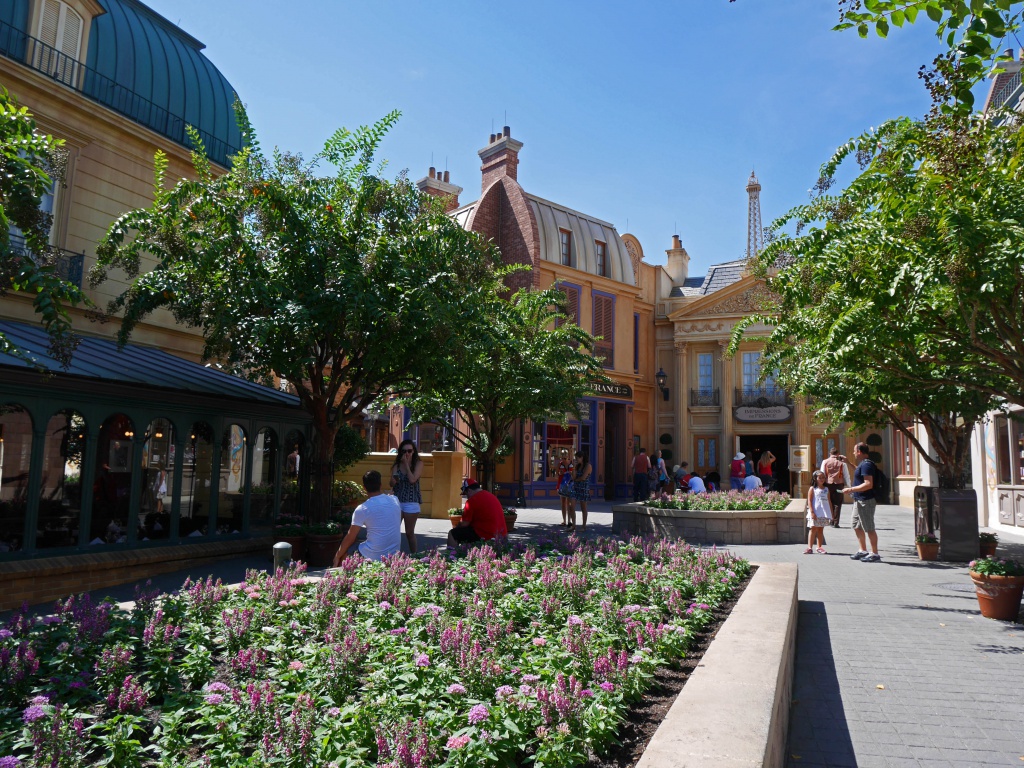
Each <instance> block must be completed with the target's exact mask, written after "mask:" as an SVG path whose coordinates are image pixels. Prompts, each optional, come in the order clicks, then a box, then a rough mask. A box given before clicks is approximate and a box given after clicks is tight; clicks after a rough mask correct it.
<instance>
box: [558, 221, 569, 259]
mask: <svg viewBox="0 0 1024 768" xmlns="http://www.w3.org/2000/svg"><path fill="white" fill-rule="evenodd" d="M558 245H559V249H560V250H561V257H562V266H565V267H571V266H572V232H570V231H569V230H567V229H560V230H558Z"/></svg>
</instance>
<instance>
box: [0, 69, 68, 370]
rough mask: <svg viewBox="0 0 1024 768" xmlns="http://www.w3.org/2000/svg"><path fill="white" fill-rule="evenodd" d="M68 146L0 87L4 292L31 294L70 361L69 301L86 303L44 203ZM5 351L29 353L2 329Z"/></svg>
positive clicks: (56, 347)
mask: <svg viewBox="0 0 1024 768" xmlns="http://www.w3.org/2000/svg"><path fill="white" fill-rule="evenodd" d="M63 147H64V142H63V141H62V140H60V139H55V138H53V137H52V136H46V135H43V134H41V133H39V131H38V130H37V129H36V123H35V120H34V119H33V118H32V115H31V114H29V111H28V110H27V109H26V108H25V107H21V106H18V103H17V101H16V100H15V99H14V98H13V97H12V96H11V95H10V94H9V93H8V92H7V90H6V89H4V88H2V87H0V296H3V295H5V294H6V293H7V291H9V290H14V291H22V292H24V293H27V294H29V295H31V296H32V306H33V309H34V310H35V312H36V314H38V315H39V317H40V320H41V322H42V324H43V327H44V328H46V330H47V332H48V333H49V334H50V351H51V353H52V354H53V356H54V357H55V358H56V359H57V360H59V361H61V362H62V363H63V364H64V365H67V363H68V362H69V361H70V359H71V354H72V353H73V351H74V348H75V346H76V343H77V340H76V337H75V334H74V333H73V331H72V327H71V317H70V315H69V314H68V311H67V306H68V305H75V304H79V303H85V295H84V294H83V293H82V290H81V289H80V288H79V287H78V286H76V285H72V284H71V283H68V282H67V281H65V280H63V279H62V278H61V276H60V274H59V273H58V271H57V268H56V259H57V256H58V253H57V251H56V249H54V248H52V247H51V246H50V240H49V237H50V227H51V225H52V224H53V217H52V216H51V215H50V214H49V213H47V212H46V211H44V210H42V208H41V207H40V206H41V202H42V198H43V196H44V195H45V194H47V193H48V192H50V191H51V189H52V187H53V185H54V184H59V183H61V182H62V180H63V175H64V169H65V167H66V153H65V152H64V149H63ZM12 226H14V227H17V228H18V229H19V230H21V236H22V237H23V238H24V243H23V244H22V243H18V244H17V245H16V246H15V244H13V243H12V242H11V235H10V227H12ZM0 352H7V353H11V354H15V355H18V356H19V357H24V356H25V353H24V351H23V350H21V349H19V348H18V347H16V346H15V345H14V344H13V343H12V342H11V341H10V340H9V339H7V337H6V336H4V334H2V333H0Z"/></svg>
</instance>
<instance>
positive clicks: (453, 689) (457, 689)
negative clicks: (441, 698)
mask: <svg viewBox="0 0 1024 768" xmlns="http://www.w3.org/2000/svg"><path fill="white" fill-rule="evenodd" d="M448 693H450V694H452V695H455V696H464V695H465V694H466V689H465V687H464V686H462V685H459V684H458V683H452V684H451V685H449V686H448Z"/></svg>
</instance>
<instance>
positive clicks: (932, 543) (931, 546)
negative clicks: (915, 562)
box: [917, 533, 939, 560]
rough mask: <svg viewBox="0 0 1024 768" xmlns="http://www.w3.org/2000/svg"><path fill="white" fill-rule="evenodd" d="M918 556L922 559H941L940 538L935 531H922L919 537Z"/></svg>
mask: <svg viewBox="0 0 1024 768" xmlns="http://www.w3.org/2000/svg"><path fill="white" fill-rule="evenodd" d="M917 556H918V557H919V558H920V559H921V560H938V559H939V540H938V539H937V538H935V534H933V533H922V534H921V535H920V536H918V537H917Z"/></svg>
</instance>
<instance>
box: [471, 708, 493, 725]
mask: <svg viewBox="0 0 1024 768" xmlns="http://www.w3.org/2000/svg"><path fill="white" fill-rule="evenodd" d="M490 716H491V713H490V711H489V710H488V709H487V707H485V706H484V705H483V704H477V705H476V706H475V707H473V708H472V709H471V710H469V716H468V718H467V719H468V720H469V723H470V725H477V724H479V723H482V722H483V721H484V720H486V719H487V718H488V717H490Z"/></svg>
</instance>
